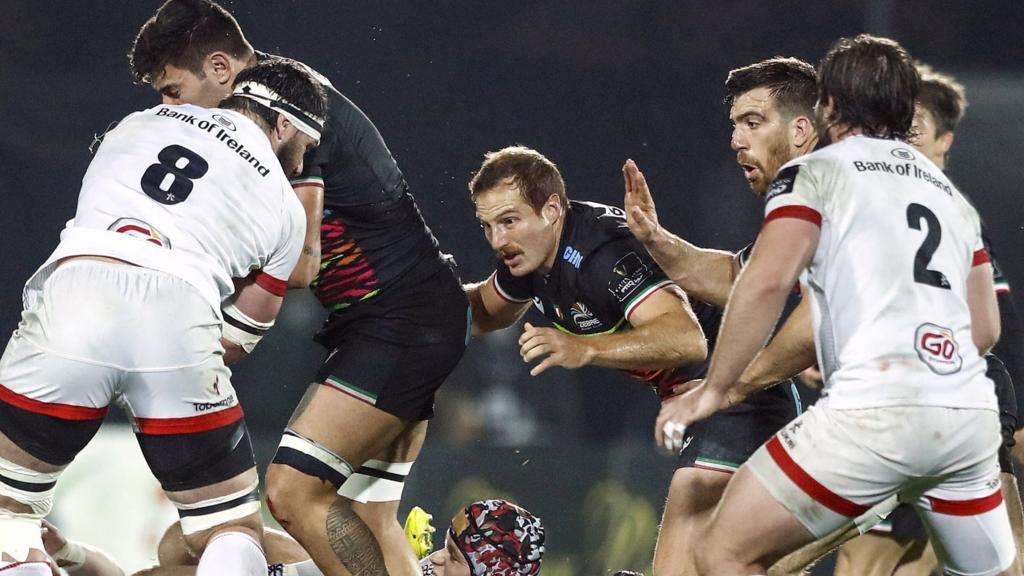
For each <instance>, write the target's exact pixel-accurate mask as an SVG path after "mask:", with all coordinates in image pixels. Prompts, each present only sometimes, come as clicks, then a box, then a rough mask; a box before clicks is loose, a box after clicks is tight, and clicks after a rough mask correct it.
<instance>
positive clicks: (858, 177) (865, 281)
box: [765, 136, 996, 410]
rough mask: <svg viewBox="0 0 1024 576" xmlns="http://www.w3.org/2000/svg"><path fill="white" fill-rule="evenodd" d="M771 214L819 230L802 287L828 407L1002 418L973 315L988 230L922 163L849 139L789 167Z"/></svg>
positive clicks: (893, 146)
mask: <svg viewBox="0 0 1024 576" xmlns="http://www.w3.org/2000/svg"><path fill="white" fill-rule="evenodd" d="M765 213H766V217H765V222H766V223H767V222H769V221H771V220H773V219H775V218H780V217H796V218H801V219H804V220H808V221H811V222H813V223H815V224H817V225H819V226H820V228H821V235H820V239H819V241H818V247H817V250H816V251H815V253H814V256H813V258H812V259H811V262H810V264H809V266H808V267H807V269H806V270H805V271H804V272H803V273H802V275H801V278H800V281H801V286H802V289H803V291H804V295H805V297H810V298H811V299H812V303H813V306H812V309H813V318H814V331H815V345H816V347H817V352H818V362H819V364H820V366H821V368H822V372H823V375H824V377H825V390H826V392H825V393H826V395H827V396H826V397H827V400H826V402H828V405H829V406H830V407H832V408H836V409H855V408H873V407H882V406H906V405H913V406H946V407H959V408H984V409H992V410H995V409H996V398H995V395H994V394H993V392H992V383H991V381H989V380H988V379H987V378H986V377H985V362H984V360H983V359H982V358H981V357H980V356H979V354H978V351H977V348H976V347H975V345H974V343H973V340H972V338H971V316H970V312H969V310H968V306H967V277H968V274H969V273H970V271H971V268H972V267H973V266H977V265H980V264H984V263H985V262H988V256H987V254H986V253H985V250H984V248H983V247H982V239H981V228H980V220H979V217H978V214H977V212H976V211H975V210H974V208H973V207H972V206H971V205H970V204H969V203H968V202H967V201H966V200H965V199H964V197H963V196H962V195H961V194H960V192H959V191H958V190H957V189H956V188H955V187H954V186H953V185H952V184H950V182H949V180H947V179H946V177H945V175H944V174H943V173H942V171H941V170H939V169H938V168H937V167H936V166H935V165H934V164H932V163H931V162H930V161H929V160H928V159H926V158H925V157H924V155H923V154H921V153H920V152H918V151H916V150H914V149H913V148H912V147H911V146H910V145H908V144H906V143H904V142H900V141H895V140H883V139H878V138H870V137H866V136H853V137H849V138H846V139H844V140H842V141H841V142H838V143H836V144H832V145H830V146H827V147H825V148H822V149H821V150H818V151H816V152H814V153H812V154H809V155H807V156H804V157H802V158H798V159H796V160H794V161H791V162H789V163H788V164H786V165H785V166H784V167H783V168H782V169H781V170H780V171H779V174H778V176H777V178H776V179H775V181H774V182H773V183H772V185H771V186H770V187H769V189H768V192H767V204H766V208H765Z"/></svg>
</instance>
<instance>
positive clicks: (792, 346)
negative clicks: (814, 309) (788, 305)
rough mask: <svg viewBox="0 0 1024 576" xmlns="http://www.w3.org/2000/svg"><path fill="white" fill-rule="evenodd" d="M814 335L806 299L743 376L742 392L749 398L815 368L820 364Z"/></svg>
mask: <svg viewBox="0 0 1024 576" xmlns="http://www.w3.org/2000/svg"><path fill="white" fill-rule="evenodd" d="M813 331H814V328H813V325H812V322H811V309H810V301H809V300H806V299H805V300H803V301H802V302H800V305H799V306H797V307H796V309H795V310H793V313H792V314H790V315H789V318H787V319H786V323H785V324H783V326H782V328H781V329H780V330H779V332H778V333H777V334H776V335H775V337H774V338H772V341H771V342H769V343H768V346H766V347H765V348H764V349H763V350H761V352H759V353H758V354H757V356H756V357H755V358H754V361H753V362H752V363H751V364H750V366H748V367H747V369H746V370H745V371H744V372H743V375H742V376H740V383H739V386H738V392H740V393H741V394H743V395H744V396H746V395H747V394H750V393H753V392H757V391H758V390H762V389H764V388H767V387H769V386H772V385H774V384H778V383H779V382H782V381H783V380H785V379H787V378H792V377H793V376H796V375H797V374H799V373H800V372H803V371H804V370H806V369H807V368H810V367H811V366H813V365H814V362H815V360H816V355H815V350H814V332H813Z"/></svg>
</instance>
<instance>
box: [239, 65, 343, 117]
mask: <svg viewBox="0 0 1024 576" xmlns="http://www.w3.org/2000/svg"><path fill="white" fill-rule="evenodd" d="M243 82H257V83H259V84H262V85H264V86H266V87H267V88H270V89H271V90H273V91H274V92H276V93H277V95H278V96H280V97H281V98H283V99H284V100H287V101H288V102H289V103H291V104H292V105H293V106H295V107H296V108H298V109H299V110H300V111H302V112H304V113H305V114H307V115H310V116H314V117H317V118H320V119H321V120H322V119H323V118H324V116H325V115H326V112H327V94H326V92H325V91H324V87H323V85H322V84H320V82H319V81H317V79H316V78H314V77H313V75H312V74H311V73H310V71H309V69H308V68H306V66H305V65H303V64H301V63H299V62H296V61H295V60H291V59H289V58H281V57H270V58H267V59H264V60H261V61H259V62H257V63H256V64H255V65H253V66H250V67H248V68H246V69H244V70H242V71H241V72H239V73H238V76H236V77H235V85H238V84H241V83H243ZM219 107H220V108H228V109H230V110H238V111H240V112H243V111H244V112H251V113H253V114H255V115H257V116H259V117H260V118H262V119H263V120H264V121H265V122H267V124H268V125H269V126H273V125H274V124H276V123H277V112H276V111H274V110H272V109H271V108H270V107H269V106H266V105H264V104H261V103H259V102H257V101H255V100H252V99H250V98H244V97H241V96H234V95H231V96H228V97H227V98H225V99H224V100H222V101H221V103H220V106H219Z"/></svg>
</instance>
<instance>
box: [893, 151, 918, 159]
mask: <svg viewBox="0 0 1024 576" xmlns="http://www.w3.org/2000/svg"><path fill="white" fill-rule="evenodd" d="M889 154H892V155H893V156H894V157H895V158H899V159H900V160H913V159H915V158H917V157H916V156H914V153H913V152H911V151H910V150H908V149H906V148H893V149H892V151H891V152H889Z"/></svg>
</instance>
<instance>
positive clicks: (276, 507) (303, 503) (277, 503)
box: [267, 464, 335, 530]
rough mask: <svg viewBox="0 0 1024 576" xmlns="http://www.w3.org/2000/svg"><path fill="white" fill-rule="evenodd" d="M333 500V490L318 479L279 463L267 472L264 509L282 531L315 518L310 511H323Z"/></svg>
mask: <svg viewBox="0 0 1024 576" xmlns="http://www.w3.org/2000/svg"><path fill="white" fill-rule="evenodd" d="M334 499H335V488H334V487H333V486H332V485H331V484H330V483H328V482H325V481H323V480H320V479H319V478H314V477H312V476H308V475H306V474H303V473H302V472H299V471H298V470H295V469H293V468H290V467H288V466H282V465H279V464H271V466H270V468H269V469H268V470H267V507H268V508H270V513H271V514H272V515H273V516H274V519H275V520H277V521H278V522H280V523H281V526H283V527H284V528H285V529H286V530H287V529H289V526H294V525H296V524H300V523H301V522H302V520H303V519H304V518H309V517H311V516H315V514H310V509H311V508H324V509H326V507H327V506H330V505H331V503H332V502H333V501H334Z"/></svg>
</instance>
